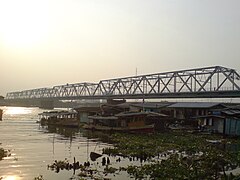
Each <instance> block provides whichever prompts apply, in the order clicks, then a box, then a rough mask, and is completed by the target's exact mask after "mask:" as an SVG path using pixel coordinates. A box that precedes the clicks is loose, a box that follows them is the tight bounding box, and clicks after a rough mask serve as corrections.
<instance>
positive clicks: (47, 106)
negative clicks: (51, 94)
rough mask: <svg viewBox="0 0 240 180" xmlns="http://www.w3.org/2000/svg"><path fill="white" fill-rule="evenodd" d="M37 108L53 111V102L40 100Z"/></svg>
mask: <svg viewBox="0 0 240 180" xmlns="http://www.w3.org/2000/svg"><path fill="white" fill-rule="evenodd" d="M39 108H42V109H54V101H53V100H41V101H40V105H39Z"/></svg>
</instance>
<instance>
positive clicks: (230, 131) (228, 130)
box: [225, 118, 240, 136]
mask: <svg viewBox="0 0 240 180" xmlns="http://www.w3.org/2000/svg"><path fill="white" fill-rule="evenodd" d="M225 123H226V124H225V134H227V135H233V136H239V135H240V119H233V118H226V122H225Z"/></svg>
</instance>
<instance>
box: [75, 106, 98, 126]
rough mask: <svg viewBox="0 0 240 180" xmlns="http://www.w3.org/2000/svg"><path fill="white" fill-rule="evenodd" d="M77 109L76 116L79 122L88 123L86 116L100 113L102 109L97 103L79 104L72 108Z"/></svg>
mask: <svg viewBox="0 0 240 180" xmlns="http://www.w3.org/2000/svg"><path fill="white" fill-rule="evenodd" d="M74 109H75V110H76V111H77V117H78V120H79V122H80V123H89V122H90V119H89V118H88V116H92V115H96V114H101V112H102V110H101V107H100V104H99V105H97V104H96V105H91V106H79V107H75V108H74Z"/></svg>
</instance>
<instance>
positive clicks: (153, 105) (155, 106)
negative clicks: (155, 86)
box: [130, 102, 172, 109]
mask: <svg viewBox="0 0 240 180" xmlns="http://www.w3.org/2000/svg"><path fill="white" fill-rule="evenodd" d="M171 104H172V102H145V103H133V104H131V105H130V106H133V107H139V108H143V107H144V108H151V109H158V108H161V107H166V106H169V105H171Z"/></svg>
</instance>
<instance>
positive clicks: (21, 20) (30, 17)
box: [0, 0, 49, 48]
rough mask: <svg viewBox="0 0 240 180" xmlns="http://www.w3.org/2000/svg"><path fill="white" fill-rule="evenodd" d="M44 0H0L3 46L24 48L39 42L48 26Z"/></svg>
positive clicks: (0, 24) (0, 34)
mask: <svg viewBox="0 0 240 180" xmlns="http://www.w3.org/2000/svg"><path fill="white" fill-rule="evenodd" d="M44 2H45V1H32V0H21V1H19V0H7V1H4V0H0V40H1V41H2V42H1V43H3V44H4V46H8V47H9V46H10V47H12V48H14V47H22V48H25V47H31V46H34V45H36V44H38V43H41V41H42V40H43V39H44V38H45V37H46V36H47V33H48V27H49V21H48V9H47V5H46V2H45V3H44Z"/></svg>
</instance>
